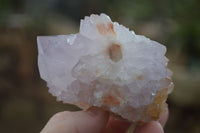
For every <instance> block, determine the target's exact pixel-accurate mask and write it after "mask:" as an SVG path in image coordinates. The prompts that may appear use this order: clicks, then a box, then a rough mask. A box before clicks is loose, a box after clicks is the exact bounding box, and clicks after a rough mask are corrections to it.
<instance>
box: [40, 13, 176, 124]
mask: <svg viewBox="0 0 200 133" xmlns="http://www.w3.org/2000/svg"><path fill="white" fill-rule="evenodd" d="M37 41H38V51H39V56H38V65H39V71H40V75H41V78H43V79H44V80H45V81H46V82H47V85H48V87H49V88H50V89H49V92H50V93H51V94H52V95H54V96H56V97H57V99H58V100H61V101H63V102H65V103H72V104H76V105H77V106H79V107H81V108H83V109H87V108H88V107H90V106H97V107H101V108H104V109H105V110H108V111H111V112H112V113H114V114H116V115H118V116H120V117H122V118H124V119H127V120H129V121H132V122H148V121H151V120H157V119H158V118H159V116H160V114H161V113H162V112H163V110H164V109H165V108H166V103H165V101H166V99H167V94H168V93H170V92H171V91H172V89H173V82H172V81H171V75H170V71H169V70H168V68H167V64H168V59H167V58H166V57H165V53H166V47H165V46H163V45H161V44H160V43H157V42H155V41H152V40H150V39H148V38H146V37H144V36H141V35H136V34H135V33H134V32H133V31H130V30H129V29H128V28H126V27H124V26H122V25H119V24H118V23H117V22H112V21H111V19H110V17H109V16H107V15H106V14H100V15H93V14H92V15H91V16H90V17H85V19H84V20H81V24H80V33H77V34H71V35H58V36H39V37H38V38H37Z"/></svg>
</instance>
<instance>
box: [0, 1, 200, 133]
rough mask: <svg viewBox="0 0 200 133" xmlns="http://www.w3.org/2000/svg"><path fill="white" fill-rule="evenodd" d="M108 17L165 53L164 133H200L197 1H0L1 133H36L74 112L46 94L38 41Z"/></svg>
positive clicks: (199, 19) (199, 8) (199, 3)
mask: <svg viewBox="0 0 200 133" xmlns="http://www.w3.org/2000/svg"><path fill="white" fill-rule="evenodd" d="M102 12H103V13H106V14H108V15H109V16H110V17H111V18H112V20H113V21H118V22H119V23H121V24H123V25H125V26H127V27H129V28H130V29H132V30H134V31H135V32H136V34H143V35H145V36H147V37H149V38H151V39H153V40H155V41H158V42H160V43H162V44H164V45H166V47H167V48H168V52H167V57H168V58H169V59H170V63H169V67H170V68H171V69H172V70H173V72H174V76H173V80H174V83H175V89H174V92H173V93H172V94H171V95H170V96H169V99H168V103H169V110H170V117H169V120H168V123H167V125H166V127H165V132H166V133H188V132H189V133H200V1H199V0H0V132H1V133H11V132H13V133H27V132H28V133H35V132H39V131H40V130H41V129H42V128H43V126H44V125H45V123H46V122H47V121H48V119H49V118H50V117H51V116H52V115H53V114H55V113H56V112H60V111H64V110H77V108H76V107H74V106H72V105H68V104H62V102H56V98H55V97H53V96H51V95H50V94H49V93H48V88H47V87H46V84H45V82H44V81H43V80H41V79H40V77H39V72H38V67H37V42H36V37H37V36H38V35H57V34H69V33H76V32H78V30H79V21H80V19H83V18H84V16H86V15H90V14H92V13H96V14H99V13H102Z"/></svg>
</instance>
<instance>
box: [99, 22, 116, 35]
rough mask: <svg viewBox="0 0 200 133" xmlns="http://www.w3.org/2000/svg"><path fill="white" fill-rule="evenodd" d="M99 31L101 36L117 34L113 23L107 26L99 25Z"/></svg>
mask: <svg viewBox="0 0 200 133" xmlns="http://www.w3.org/2000/svg"><path fill="white" fill-rule="evenodd" d="M96 26H97V29H98V31H99V33H100V34H102V35H106V34H115V31H114V26H113V23H111V22H109V23H107V24H97V25H96Z"/></svg>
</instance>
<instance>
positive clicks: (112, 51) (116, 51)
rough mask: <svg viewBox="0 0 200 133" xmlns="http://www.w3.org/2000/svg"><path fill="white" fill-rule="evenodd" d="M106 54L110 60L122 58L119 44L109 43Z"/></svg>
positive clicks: (115, 60)
mask: <svg viewBox="0 0 200 133" xmlns="http://www.w3.org/2000/svg"><path fill="white" fill-rule="evenodd" d="M108 55H109V58H110V59H111V60H112V61H114V62H118V61H120V60H121V59H122V49H121V45H119V44H115V43H113V44H111V45H110V46H109V47H108Z"/></svg>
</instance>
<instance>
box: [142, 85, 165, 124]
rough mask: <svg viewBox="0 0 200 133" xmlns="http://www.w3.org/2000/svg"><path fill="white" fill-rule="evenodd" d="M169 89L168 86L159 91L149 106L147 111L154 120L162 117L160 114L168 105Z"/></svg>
mask: <svg viewBox="0 0 200 133" xmlns="http://www.w3.org/2000/svg"><path fill="white" fill-rule="evenodd" d="M167 91H168V88H164V89H162V90H159V91H157V93H156V96H155V99H154V101H153V103H152V104H151V105H149V106H148V110H147V112H146V113H147V114H149V115H150V116H151V117H152V119H153V120H157V119H158V118H159V117H160V114H162V113H163V112H164V111H165V108H166V107H167V104H166V100H167V96H168V94H167Z"/></svg>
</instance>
